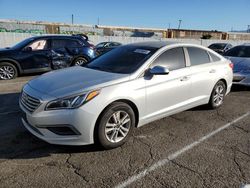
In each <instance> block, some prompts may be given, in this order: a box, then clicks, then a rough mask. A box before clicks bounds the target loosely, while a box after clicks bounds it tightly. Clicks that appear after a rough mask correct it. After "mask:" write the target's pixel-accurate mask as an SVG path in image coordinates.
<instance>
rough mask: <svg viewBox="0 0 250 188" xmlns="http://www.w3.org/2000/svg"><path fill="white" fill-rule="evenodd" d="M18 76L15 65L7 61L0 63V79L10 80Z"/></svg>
mask: <svg viewBox="0 0 250 188" xmlns="http://www.w3.org/2000/svg"><path fill="white" fill-rule="evenodd" d="M17 76H18V72H17V68H16V67H15V65H13V64H11V63H7V62H3V63H0V80H11V79H14V78H16V77H17Z"/></svg>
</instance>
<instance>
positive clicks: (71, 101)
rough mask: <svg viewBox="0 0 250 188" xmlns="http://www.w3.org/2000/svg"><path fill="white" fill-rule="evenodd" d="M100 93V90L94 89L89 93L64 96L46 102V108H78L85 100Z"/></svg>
mask: <svg viewBox="0 0 250 188" xmlns="http://www.w3.org/2000/svg"><path fill="white" fill-rule="evenodd" d="M99 93H100V90H94V91H91V92H89V93H84V94H80V95H76V96H73V97H66V98H62V99H57V100H54V101H51V102H49V103H48V104H47V106H46V108H45V109H46V110H58V109H73V108H78V107H80V106H82V105H83V104H85V103H86V102H88V101H90V100H92V99H93V98H95V97H96V96H97V95H98V94H99Z"/></svg>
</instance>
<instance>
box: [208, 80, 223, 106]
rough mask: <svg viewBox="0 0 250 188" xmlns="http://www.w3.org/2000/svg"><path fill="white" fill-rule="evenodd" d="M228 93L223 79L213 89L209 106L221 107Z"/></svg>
mask: <svg viewBox="0 0 250 188" xmlns="http://www.w3.org/2000/svg"><path fill="white" fill-rule="evenodd" d="M225 94H226V85H225V83H224V82H223V81H218V82H217V83H216V84H215V86H214V88H213V91H212V94H211V96H210V100H209V106H210V107H211V108H212V109H215V108H219V107H220V106H221V105H222V104H223V102H224V97H225Z"/></svg>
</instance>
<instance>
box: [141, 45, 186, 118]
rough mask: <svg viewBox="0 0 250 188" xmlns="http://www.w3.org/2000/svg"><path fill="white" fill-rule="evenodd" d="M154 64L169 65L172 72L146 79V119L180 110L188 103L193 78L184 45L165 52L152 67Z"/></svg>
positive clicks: (153, 64)
mask: <svg viewBox="0 0 250 188" xmlns="http://www.w3.org/2000/svg"><path fill="white" fill-rule="evenodd" d="M154 66H164V67H167V68H168V69H169V70H170V72H169V74H167V75H154V76H153V77H152V78H150V79H146V81H145V82H146V96H147V98H146V101H147V102H146V104H147V116H146V119H154V118H155V119H157V118H159V117H160V116H164V115H166V114H169V113H172V112H174V111H176V110H177V111H178V110H179V109H181V108H183V107H184V106H185V105H187V103H186V102H187V101H188V99H189V98H190V88H191V81H190V80H191V79H190V76H189V68H188V67H186V61H185V55H184V50H183V48H182V47H177V48H172V49H169V50H167V51H165V52H163V53H162V54H161V55H160V56H159V57H158V58H156V60H155V61H154V62H153V63H152V65H151V68H152V67H154Z"/></svg>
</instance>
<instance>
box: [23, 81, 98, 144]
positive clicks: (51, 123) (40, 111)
mask: <svg viewBox="0 0 250 188" xmlns="http://www.w3.org/2000/svg"><path fill="white" fill-rule="evenodd" d="M24 89H26V91H25V92H27V93H28V94H29V95H31V96H33V97H36V98H39V97H37V96H38V95H39V94H38V93H37V91H35V90H33V89H32V88H31V87H28V86H27V87H26V88H24ZM40 95H41V94H40ZM46 103H47V102H46V101H44V100H43V99H41V105H40V106H39V107H38V108H37V109H36V110H35V111H34V112H30V111H28V110H27V109H26V108H25V106H24V105H23V104H22V103H21V102H19V106H20V108H21V110H22V111H23V115H22V116H23V117H22V123H23V125H24V127H25V128H26V129H27V130H28V131H29V132H31V133H32V134H33V135H35V136H36V137H38V138H40V139H41V140H44V141H46V142H48V143H51V144H59V145H87V144H93V143H94V138H93V137H94V127H95V122H96V120H97V118H98V115H97V114H98V113H94V110H93V109H91V107H89V105H88V104H86V105H83V106H82V107H80V108H77V109H63V110H51V111H45V110H44V108H45V105H46ZM58 130H59V131H60V130H63V131H64V132H62V131H61V132H58ZM65 130H66V131H67V132H65ZM69 131H71V132H70V134H68V133H69ZM64 133H66V134H64ZM71 133H72V134H71Z"/></svg>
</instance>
